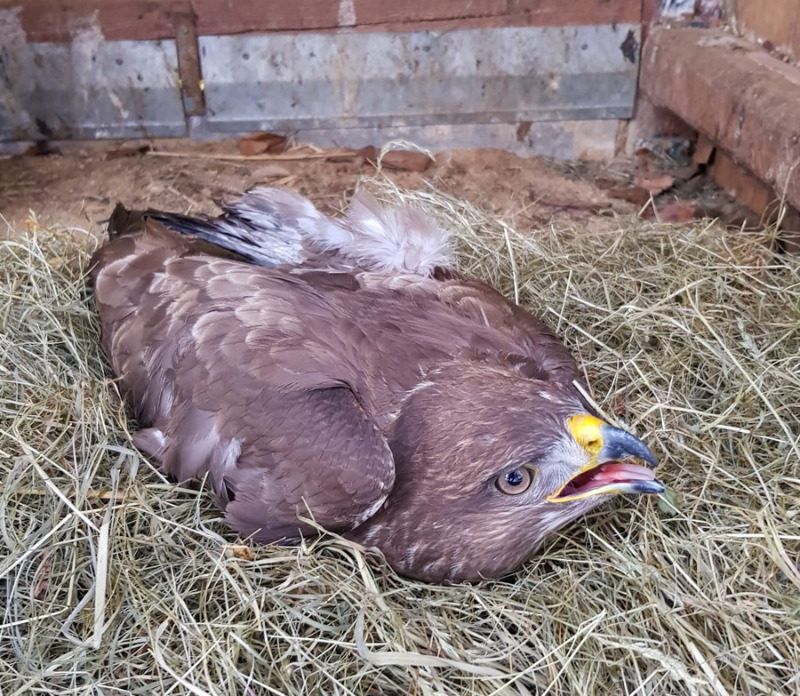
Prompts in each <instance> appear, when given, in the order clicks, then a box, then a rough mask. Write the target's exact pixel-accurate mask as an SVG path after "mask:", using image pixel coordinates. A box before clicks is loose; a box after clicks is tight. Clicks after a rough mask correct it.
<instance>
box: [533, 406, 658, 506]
mask: <svg viewBox="0 0 800 696" xmlns="http://www.w3.org/2000/svg"><path fill="white" fill-rule="evenodd" d="M569 429H570V432H571V433H572V436H573V437H574V438H575V440H576V441H577V442H578V444H580V445H581V447H583V449H585V450H586V451H587V452H588V453H589V454H590V455H591V460H590V462H589V465H588V466H587V467H585V468H584V469H582V470H581V471H579V472H578V473H577V474H576V475H575V476H573V477H572V478H571V479H569V480H568V481H567V482H566V483H564V485H563V486H561V488H559V489H558V490H557V491H556V492H555V493H553V494H552V495H550V496H548V497H547V500H548V501H549V502H551V503H564V502H567V501H569V500H580V499H581V498H588V497H589V496H595V495H601V494H603V493H635V494H643V493H662V492H663V491H664V484H662V483H661V482H660V481H658V480H656V475H655V471H654V470H655V467H656V458H655V457H654V456H653V453H652V452H651V451H650V449H649V448H648V447H647V445H645V444H644V442H642V441H641V440H640V439H639V438H637V437H634V436H633V435H631V434H630V433H629V432H626V431H625V430H622V429H621V428H615V427H614V426H612V425H608V423H604V422H603V421H601V420H600V419H599V418H595V417H594V416H590V415H588V414H581V415H577V416H573V417H572V418H570V419H569Z"/></svg>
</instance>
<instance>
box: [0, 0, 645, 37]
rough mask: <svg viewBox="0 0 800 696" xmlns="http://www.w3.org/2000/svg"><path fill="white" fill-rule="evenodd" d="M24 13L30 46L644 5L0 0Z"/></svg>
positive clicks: (522, 20) (625, 17) (637, 10)
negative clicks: (179, 29) (80, 38)
mask: <svg viewBox="0 0 800 696" xmlns="http://www.w3.org/2000/svg"><path fill="white" fill-rule="evenodd" d="M2 10H11V11H12V12H14V11H16V12H18V13H19V17H20V20H21V24H22V27H23V30H24V31H25V34H26V36H27V40H28V42H39V41H43V42H57V43H60V42H67V41H71V40H72V38H73V37H74V36H75V35H76V33H79V32H81V31H87V30H89V31H95V30H99V31H100V32H101V34H102V36H104V37H105V38H106V39H109V40H119V39H134V40H141V39H164V38H172V37H174V36H175V34H176V25H177V24H179V23H180V21H179V20H180V17H185V16H186V15H187V14H191V13H194V16H195V17H196V18H197V31H198V33H199V34H201V35H220V34H223V35H224V34H240V33H247V32H271V31H308V30H310V31H329V30H335V29H338V28H341V27H355V28H356V29H366V30H373V31H374V30H391V31H414V30H419V29H431V30H439V31H445V30H450V29H454V28H461V29H464V28H472V27H499V26H541V27H553V26H580V25H608V24H611V25H614V24H633V23H638V22H639V21H640V20H641V16H642V11H641V10H642V8H641V0H572V1H571V2H569V3H565V2H563V0H395V1H393V2H385V1H384V0H281V1H280V2H279V1H277V0H266V1H265V0H0V11H2Z"/></svg>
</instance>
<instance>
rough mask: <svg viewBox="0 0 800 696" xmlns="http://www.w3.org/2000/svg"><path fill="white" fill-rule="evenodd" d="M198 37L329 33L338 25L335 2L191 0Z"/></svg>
mask: <svg viewBox="0 0 800 696" xmlns="http://www.w3.org/2000/svg"><path fill="white" fill-rule="evenodd" d="M193 5H194V11H195V14H196V15H197V31H198V33H199V34H201V35H214V34H242V33H246V32H256V31H258V32H265V31H303V30H309V29H310V30H313V29H330V28H334V27H337V26H338V25H339V2H337V0H283V1H280V2H277V1H276V0H271V1H269V2H264V0H222V1H221V0H194V1H193Z"/></svg>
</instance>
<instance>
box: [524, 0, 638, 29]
mask: <svg viewBox="0 0 800 696" xmlns="http://www.w3.org/2000/svg"><path fill="white" fill-rule="evenodd" d="M508 16H509V17H514V18H515V19H516V21H520V22H522V23H523V24H525V25H528V26H536V27H558V26H580V25H584V24H585V25H592V24H638V23H639V22H641V20H642V2H641V0H570V1H569V2H564V0H508Z"/></svg>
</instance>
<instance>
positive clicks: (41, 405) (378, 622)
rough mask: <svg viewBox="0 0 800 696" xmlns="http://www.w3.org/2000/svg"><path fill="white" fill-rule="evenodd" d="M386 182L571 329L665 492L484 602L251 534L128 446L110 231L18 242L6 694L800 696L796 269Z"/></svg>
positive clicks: (0, 457) (743, 246)
mask: <svg viewBox="0 0 800 696" xmlns="http://www.w3.org/2000/svg"><path fill="white" fill-rule="evenodd" d="M370 185H371V187H372V188H373V190H376V191H377V192H378V193H379V194H380V195H382V196H384V197H386V198H388V199H397V198H399V197H403V198H411V199H414V200H415V201H417V203H418V204H419V205H421V206H423V207H425V208H426V209H428V210H430V211H432V212H433V213H434V214H435V215H437V216H438V217H439V218H440V219H441V221H442V223H443V224H445V225H447V226H448V227H449V228H450V229H452V230H453V231H454V232H455V233H456V235H457V236H458V238H459V246H460V251H461V264H462V266H463V269H464V270H466V271H468V272H470V273H474V274H477V275H479V276H482V277H484V278H487V279H488V280H490V281H491V282H493V283H494V284H496V285H497V286H499V287H500V288H501V289H502V290H503V291H504V292H506V293H508V294H509V296H511V297H515V296H516V297H517V298H518V299H519V301H520V302H521V303H523V304H525V305H527V306H529V307H531V308H532V309H533V310H534V311H535V312H537V313H539V314H540V315H542V316H543V317H544V318H545V319H546V320H547V321H548V322H549V323H550V324H551V325H553V326H554V327H556V328H557V329H558V331H559V333H560V334H561V335H562V336H563V337H564V338H565V340H566V341H567V343H568V345H569V346H570V348H571V349H572V350H573V351H574V353H575V354H576V356H578V357H579V359H580V361H581V362H582V364H583V365H585V369H586V371H587V373H588V376H589V379H590V383H591V384H592V385H593V389H594V392H593V396H594V398H595V399H596V400H597V403H598V404H599V405H600V407H601V408H603V409H604V411H605V413H606V414H607V416H608V417H609V418H610V419H612V420H615V421H616V422H618V423H619V424H623V425H626V426H627V427H629V428H631V429H632V430H633V431H634V432H635V433H636V434H637V435H639V436H641V437H643V438H644V439H645V440H646V441H647V442H648V443H649V444H650V445H651V446H652V448H653V449H654V451H655V452H656V454H657V456H658V457H659V458H660V460H661V469H660V478H661V479H662V480H664V481H665V482H666V483H667V484H668V485H669V486H670V490H669V491H668V494H666V495H665V496H663V497H662V498H660V499H656V498H651V499H641V500H637V499H619V500H617V501H615V502H614V503H612V504H609V505H606V506H604V507H602V508H601V509H600V510H598V511H596V512H595V513H593V514H592V515H591V516H590V517H589V518H587V519H584V520H579V521H578V522H577V523H575V524H573V525H571V526H570V527H568V528H567V529H565V530H563V532H562V533H560V534H558V535H556V536H555V537H554V538H553V539H552V540H551V541H550V542H549V543H548V544H547V545H546V547H545V548H544V549H543V550H542V551H541V552H540V553H539V554H537V555H536V556H535V557H534V558H533V559H532V560H531V561H530V562H529V563H528V564H527V565H526V566H524V567H523V568H522V569H521V570H520V571H519V572H518V573H517V574H516V575H514V576H513V577H511V578H509V579H507V580H505V581H503V582H494V583H487V584H483V585H477V586H458V587H449V588H443V587H435V586H426V585H423V584H419V583H415V582H410V581H407V580H404V579H401V578H398V577H397V576H395V575H394V574H393V573H392V572H391V571H389V570H388V569H387V568H386V567H385V566H384V565H383V564H382V563H381V560H380V558H379V557H378V556H377V555H376V554H375V553H372V552H368V553H366V554H365V553H364V552H363V551H362V550H361V549H359V548H357V547H355V546H354V545H352V544H349V543H347V542H345V541H342V540H338V539H332V538H325V539H321V540H309V541H308V542H307V543H306V544H305V545H303V546H301V547H300V548H277V547H275V548H273V547H263V546H253V547H248V546H245V545H242V544H241V543H237V539H236V537H235V536H234V535H232V534H231V533H230V531H229V530H228V529H227V528H226V527H225V525H224V522H223V521H222V519H221V517H220V515H219V513H218V512H217V511H216V510H215V509H214V508H213V507H212V506H211V505H210V503H209V500H208V496H207V495H206V494H205V493H204V492H203V491H190V490H181V489H177V488H176V487H174V486H173V485H171V484H169V483H168V482H166V481H165V480H163V478H162V477H161V476H160V475H159V474H158V472H156V471H154V470H153V469H152V467H150V465H149V464H148V463H147V462H146V461H145V460H144V459H142V457H141V456H140V455H139V454H137V452H136V451H135V450H134V449H132V447H131V445H130V442H129V439H128V435H127V430H128V429H129V428H130V427H132V424H130V423H129V421H128V420H127V416H126V413H125V409H124V408H123V407H122V406H121V404H120V402H119V398H118V395H117V393H116V391H115V388H114V384H113V382H112V381H111V380H110V379H109V378H108V373H107V371H106V369H105V366H104V364H103V361H102V358H101V356H100V355H99V352H98V347H97V324H96V322H95V319H94V317H93V312H92V305H91V298H90V296H89V294H88V292H87V291H86V290H85V288H84V283H83V277H82V272H83V269H84V268H85V265H86V262H87V259H88V255H89V253H90V250H91V248H92V239H91V238H90V237H89V236H88V235H86V234H85V233H82V232H80V231H76V230H58V229H53V230H45V229H41V228H40V227H38V226H37V225H36V224H35V221H30V222H29V225H28V227H27V229H20V230H16V231H15V232H16V234H12V235H10V239H11V241H6V242H3V243H2V247H1V248H0V278H1V279H2V281H1V282H2V293H1V294H0V326H2V332H1V336H0V341H1V343H0V350H1V351H2V356H1V358H0V480H2V481H3V485H2V490H1V491H0V496H1V497H2V500H0V537H1V538H2V552H1V553H0V604H1V606H2V610H3V616H2V622H1V623H0V680H1V681H2V691H3V693H4V694H6V695H7V696H16V695H17V694H49V693H58V694H106V695H111V694H120V693H136V694H153V693H159V694H162V693H163V694H198V695H199V694H242V695H249V694H252V695H255V694H314V693H324V694H371V695H373V696H382V695H386V696H389V695H395V694H396V695H399V694H422V695H427V694H462V693H474V694H498V695H499V694H540V695H542V696H543V695H544V694H597V695H601V694H602V695H606V694H638V695H647V694H653V695H658V696H660V695H666V694H676V695H677V694H680V695H681V696H683V695H684V694H703V695H705V694H716V695H717V696H722V695H723V694H731V695H733V694H796V693H799V692H800V676H798V665H800V572H798V559H799V558H800V526H799V525H798V522H800V504H798V501H800V439H799V438H800V261H799V260H798V259H797V258H792V257H787V256H781V255H777V254H774V253H773V252H771V251H770V244H769V242H770V240H769V238H768V237H769V235H768V234H767V233H762V234H757V235H756V234H749V233H743V232H737V231H725V230H723V229H722V228H720V227H717V226H715V225H714V224H712V223H709V222H700V223H697V224H694V225H686V226H667V225H659V224H657V223H643V222H641V221H638V220H634V219H620V220H617V221H615V222H614V224H609V225H606V226H605V228H606V229H608V230H610V231H608V232H591V233H590V232H587V231H586V230H584V229H580V228H578V227H576V228H574V229H573V228H570V227H569V226H566V225H564V226H560V227H558V228H555V227H552V226H551V227H550V228H545V229H538V230H534V231H530V230H521V229H520V230H517V229H515V228H514V227H513V225H511V224H507V223H505V222H503V221H502V220H499V219H497V218H495V217H491V216H488V215H486V214H484V213H481V212H480V211H478V210H475V209H474V208H472V207H470V206H469V205H468V204H466V203H463V202H460V201H457V200H453V199H450V198H448V197H446V196H443V195H441V194H438V193H435V192H432V191H429V192H414V193H410V192H402V191H398V190H396V189H393V188H392V187H391V186H390V185H388V184H386V183H381V182H377V181H373V182H371V183H370ZM486 543H487V544H491V543H492V542H491V539H487V541H486Z"/></svg>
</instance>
